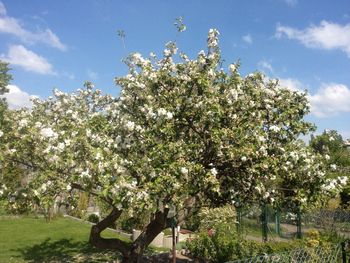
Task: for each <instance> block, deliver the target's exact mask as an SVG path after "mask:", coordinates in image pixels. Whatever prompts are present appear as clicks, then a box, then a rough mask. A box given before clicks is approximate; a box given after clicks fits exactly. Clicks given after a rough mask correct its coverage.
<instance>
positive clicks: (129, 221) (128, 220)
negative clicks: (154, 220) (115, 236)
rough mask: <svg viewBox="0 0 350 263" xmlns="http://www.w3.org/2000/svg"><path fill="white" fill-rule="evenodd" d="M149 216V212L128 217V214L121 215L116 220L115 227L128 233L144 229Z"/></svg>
mask: <svg viewBox="0 0 350 263" xmlns="http://www.w3.org/2000/svg"><path fill="white" fill-rule="evenodd" d="M150 217H151V214H150V213H149V212H144V213H135V214H133V215H132V216H130V215H129V214H128V213H123V214H122V216H121V217H120V219H119V220H118V223H117V227H120V228H121V229H122V230H124V231H127V232H129V233H131V232H132V230H133V229H144V227H145V226H146V225H147V224H148V222H149V220H150Z"/></svg>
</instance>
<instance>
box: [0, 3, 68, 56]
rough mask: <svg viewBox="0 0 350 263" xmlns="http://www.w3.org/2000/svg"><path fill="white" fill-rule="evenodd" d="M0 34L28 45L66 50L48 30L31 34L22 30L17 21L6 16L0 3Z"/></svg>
mask: <svg viewBox="0 0 350 263" xmlns="http://www.w3.org/2000/svg"><path fill="white" fill-rule="evenodd" d="M0 33H7V34H11V35H14V36H16V37H18V38H19V39H20V40H21V41H23V42H25V43H28V44H35V43H44V44H47V45H49V46H51V47H54V48H57V49H59V50H61V51H66V50H67V46H66V45H64V44H63V43H62V42H61V41H60V39H59V38H58V36H57V35H55V33H53V32H52V31H51V30H50V29H48V28H47V29H45V30H37V31H36V32H32V31H30V30H27V29H25V28H23V26H22V25H21V23H20V21H19V20H18V19H16V18H14V17H10V16H7V12H6V8H5V6H4V4H3V3H2V2H0Z"/></svg>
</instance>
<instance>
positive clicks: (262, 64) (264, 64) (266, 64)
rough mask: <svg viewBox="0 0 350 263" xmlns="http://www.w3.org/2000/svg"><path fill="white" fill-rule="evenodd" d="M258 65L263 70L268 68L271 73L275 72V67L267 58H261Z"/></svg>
mask: <svg viewBox="0 0 350 263" xmlns="http://www.w3.org/2000/svg"><path fill="white" fill-rule="evenodd" d="M258 67H259V68H260V69H261V70H263V71H265V70H267V71H269V72H271V73H273V72H274V69H273V67H272V65H271V64H270V63H269V62H267V61H266V60H261V61H259V63H258Z"/></svg>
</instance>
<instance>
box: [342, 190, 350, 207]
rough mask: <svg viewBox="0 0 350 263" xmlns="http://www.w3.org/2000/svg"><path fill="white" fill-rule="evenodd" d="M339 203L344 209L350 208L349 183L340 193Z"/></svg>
mask: <svg viewBox="0 0 350 263" xmlns="http://www.w3.org/2000/svg"><path fill="white" fill-rule="evenodd" d="M340 204H341V206H342V207H343V208H344V209H349V208H350V184H348V185H347V187H345V188H344V189H343V191H342V192H341V193H340Z"/></svg>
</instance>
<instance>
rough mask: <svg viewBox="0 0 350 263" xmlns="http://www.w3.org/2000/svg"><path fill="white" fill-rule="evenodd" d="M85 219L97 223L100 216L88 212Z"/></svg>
mask: <svg viewBox="0 0 350 263" xmlns="http://www.w3.org/2000/svg"><path fill="white" fill-rule="evenodd" d="M87 221H89V222H91V223H95V224H97V223H98V222H99V221H100V218H99V216H98V215H96V214H90V215H89V216H88V218H87Z"/></svg>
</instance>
